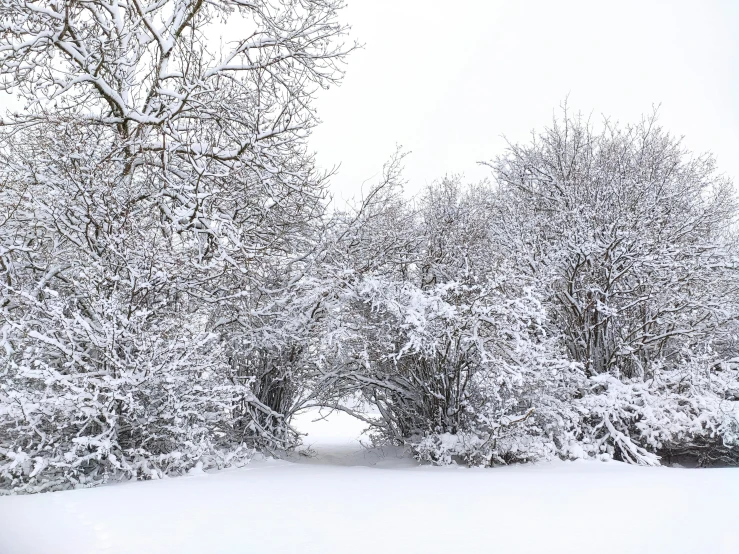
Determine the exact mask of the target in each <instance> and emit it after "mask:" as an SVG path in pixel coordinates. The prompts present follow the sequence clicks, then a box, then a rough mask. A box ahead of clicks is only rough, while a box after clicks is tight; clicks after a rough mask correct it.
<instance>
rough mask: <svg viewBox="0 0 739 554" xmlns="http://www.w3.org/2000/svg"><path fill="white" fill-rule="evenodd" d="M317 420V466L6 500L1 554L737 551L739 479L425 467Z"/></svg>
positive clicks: (312, 431)
mask: <svg viewBox="0 0 739 554" xmlns="http://www.w3.org/2000/svg"><path fill="white" fill-rule="evenodd" d="M316 417H318V414H317V413H316V412H309V413H306V414H304V415H303V416H302V417H301V418H300V421H299V427H300V428H301V429H302V430H303V431H305V432H307V433H308V436H307V437H306V439H305V443H306V446H307V447H309V450H307V451H306V452H305V453H307V454H312V457H311V456H306V455H301V454H295V455H293V456H291V457H290V459H289V460H271V459H267V460H255V461H253V462H252V463H251V464H249V465H248V466H247V467H245V468H242V469H235V470H227V471H220V472H216V473H209V474H202V473H201V474H199V475H195V474H194V475H190V476H186V477H179V478H173V479H164V480H161V481H147V482H137V483H125V484H115V485H109V486H104V487H99V488H95V489H84V490H75V491H66V492H59V493H46V494H40V495H30V496H13V497H0V554H65V553H70V554H86V553H131V554H149V553H151V554H159V553H176V554H187V553H192V554H222V553H223V554H226V553H239V554H243V553H281V552H289V553H293V552H294V553H300V554H304V553H309V552H320V553H322V554H332V553H342V554H344V553H347V554H359V553H389V552H401V553H424V554H427V553H435V552H443V553H448V554H457V553H476V552H481V553H482V552H484V553H494V552H500V553H504V554H516V553H523V552H528V553H542V554H552V553H560V552H561V553H568V554H569V553H579V552H583V553H597V554H604V553H611V552H613V553H619V554H624V553H649V554H660V553H665V554H668V553H669V554H678V553H686V554H687V553H690V554H700V553H709V552H710V553H712V554H718V553H726V554H736V553H738V552H739V520H738V519H737V513H738V510H739V469H675V468H643V467H633V466H628V465H625V464H620V463H616V462H608V463H606V462H569V463H566V462H557V463H547V464H537V465H525V466H512V467H503V468H495V469H467V468H463V467H447V468H436V467H419V466H418V465H417V464H416V463H414V462H413V461H412V460H410V459H408V458H407V457H404V456H403V455H402V452H400V451H399V450H397V449H382V450H377V449H375V450H372V449H367V448H365V447H363V446H362V445H361V444H360V443H359V442H358V441H357V439H356V437H357V436H358V435H359V433H360V432H361V430H362V428H363V424H362V423H359V422H357V421H356V420H354V419H352V418H351V417H349V416H347V415H345V414H342V413H333V414H331V415H330V416H329V417H327V418H326V419H323V420H319V421H314V420H315V418H316Z"/></svg>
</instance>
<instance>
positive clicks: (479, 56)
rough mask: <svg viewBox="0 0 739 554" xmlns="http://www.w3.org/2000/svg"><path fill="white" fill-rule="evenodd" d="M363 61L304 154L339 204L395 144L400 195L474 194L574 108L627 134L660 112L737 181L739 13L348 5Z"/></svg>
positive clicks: (535, 4) (722, 5)
mask: <svg viewBox="0 0 739 554" xmlns="http://www.w3.org/2000/svg"><path fill="white" fill-rule="evenodd" d="M343 15H344V19H345V20H346V21H347V22H348V23H350V24H351V25H352V27H353V29H352V36H353V37H354V38H356V39H357V40H359V41H360V42H361V43H363V44H364V49H363V50H361V51H358V52H355V53H354V54H352V56H351V57H350V59H349V64H348V67H347V75H346V79H345V81H344V83H343V85H342V86H341V87H338V88H335V89H332V90H330V91H328V92H323V93H322V94H321V96H320V98H319V101H318V108H319V111H320V115H321V117H322V119H323V124H322V125H321V126H320V127H319V128H318V129H317V130H316V132H315V135H314V137H313V139H312V146H313V148H314V149H315V150H316V151H317V152H318V161H319V163H320V164H321V165H322V166H324V167H328V166H332V165H335V164H339V163H340V164H341V169H340V172H339V174H338V175H337V176H336V177H334V180H333V191H334V194H335V196H336V197H337V199H338V198H341V197H347V196H351V195H353V194H356V193H357V192H358V191H359V189H360V186H361V184H362V182H363V181H365V180H367V179H369V180H373V179H376V178H377V176H378V173H379V172H380V170H381V168H382V164H383V162H384V161H385V160H386V159H387V158H388V157H389V156H390V154H391V153H392V152H393V150H394V148H395V145H396V144H400V145H403V147H404V148H405V149H406V150H409V151H411V152H412V154H411V156H410V157H408V158H406V164H405V165H406V172H405V176H406V178H407V180H408V181H409V186H408V188H409V189H410V191H411V192H412V191H415V190H417V189H418V188H419V187H421V186H423V185H424V184H426V183H428V182H431V181H433V180H435V179H438V178H439V177H442V176H443V175H444V174H446V173H464V174H465V176H466V177H467V178H468V179H469V180H478V179H481V178H483V177H484V176H485V175H487V170H485V169H484V168H482V167H479V166H477V165H476V162H478V161H480V160H488V159H491V158H493V157H494V156H495V155H496V154H498V153H500V152H501V151H502V149H503V146H504V142H503V139H502V138H501V135H503V134H505V135H506V136H507V137H509V138H510V139H512V140H514V141H520V140H526V139H527V137H528V136H529V134H530V131H531V130H532V129H534V128H537V129H539V128H541V127H542V126H544V125H546V124H547V123H549V122H550V121H551V119H552V114H553V110H554V109H555V108H557V107H558V106H559V105H560V104H561V102H562V101H563V100H564V99H565V98H566V97H567V96H568V95H569V101H568V102H569V105H570V107H571V108H573V109H575V110H580V111H583V112H585V113H587V114H590V113H592V114H593V115H594V116H596V117H598V118H599V117H600V116H601V115H602V114H604V115H609V116H611V118H612V119H617V120H620V121H622V122H626V121H635V120H638V119H639V118H640V116H641V114H645V113H648V112H650V111H651V109H652V105H653V104H661V108H660V114H661V122H662V124H663V126H664V127H666V128H667V129H668V130H669V131H671V132H673V133H674V134H677V135H685V143H686V145H687V146H688V147H689V148H691V149H692V150H698V151H705V150H710V151H712V152H713V153H714V154H715V155H716V156H717V158H718V163H719V168H720V169H721V170H722V171H724V172H725V173H727V174H729V175H731V176H732V177H734V178H735V180H739V0H723V1H721V0H701V1H692V2H687V1H674V0H669V1H668V0H663V1H659V0H651V1H649V0H641V1H630V0H619V1H611V2H601V1H595V0H590V1H585V0H583V1H561V0H556V1H554V0H552V1H547V0H541V1H533V0H515V1H513V0H509V1H497V0H496V1H491V0H455V1H453V2H450V1H448V0H447V1H443V2H442V1H437V0H349V6H348V8H347V9H346V10H345V12H344V14H343Z"/></svg>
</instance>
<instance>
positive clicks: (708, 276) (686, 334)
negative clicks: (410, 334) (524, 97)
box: [488, 113, 739, 463]
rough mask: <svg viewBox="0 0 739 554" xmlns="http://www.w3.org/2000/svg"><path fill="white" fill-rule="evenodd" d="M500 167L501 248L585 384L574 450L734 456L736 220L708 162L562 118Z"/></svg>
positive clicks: (627, 455) (631, 457)
mask: <svg viewBox="0 0 739 554" xmlns="http://www.w3.org/2000/svg"><path fill="white" fill-rule="evenodd" d="M492 167H493V169H494V173H495V178H496V185H495V186H494V187H491V189H490V194H489V200H488V204H489V206H490V214H491V222H492V232H493V234H494V235H495V238H494V243H495V244H496V245H497V246H498V248H499V249H500V250H501V251H502V252H505V255H506V257H507V258H508V259H510V260H515V261H516V263H517V267H518V270H519V271H520V272H521V273H523V274H525V275H529V276H530V277H531V278H532V279H533V280H534V281H536V282H538V283H539V284H540V286H539V290H541V291H542V293H543V297H542V302H543V304H544V306H545V307H546V309H547V313H548V315H549V317H550V324H549V326H548V329H549V332H550V334H551V335H552V336H558V337H559V338H560V340H561V344H562V347H563V348H565V349H566V352H567V356H568V358H569V359H570V360H572V361H574V362H577V363H580V364H582V365H583V367H584V369H585V372H586V374H587V376H588V382H587V383H585V384H584V385H583V388H582V389H581V391H580V394H581V395H582V398H580V399H578V401H577V402H576V404H575V406H576V408H577V409H578V410H579V411H581V412H582V419H581V420H580V428H579V431H578V432H576V435H577V438H575V439H573V440H575V441H578V440H582V441H585V442H583V447H586V448H585V450H586V451H590V452H591V453H592V454H602V453H603V451H605V452H606V453H607V454H609V455H615V456H617V457H619V458H620V459H623V460H625V461H628V462H632V463H656V461H657V460H658V456H659V455H660V453H662V452H675V453H684V454H691V455H695V456H698V457H704V458H705V459H706V460H708V459H709V458H710V457H711V456H714V455H719V454H715V453H716V452H718V451H721V452H722V454H720V456H721V457H722V458H727V457H728V458H736V454H737V452H736V450H734V451H733V452H730V451H729V450H730V449H728V447H727V446H725V444H724V443H726V444H728V443H729V442H731V441H730V440H729V441H728V442H726V440H725V439H728V437H729V436H730V435H731V433H730V432H729V433H728V434H726V435H722V433H724V431H719V428H720V429H728V428H730V427H731V423H730V418H729V420H726V418H725V417H724V415H723V411H722V410H723V409H724V408H723V407H722V403H723V404H726V402H725V400H724V398H723V396H722V393H720V392H716V383H715V382H714V381H715V379H714V378H713V377H711V376H712V375H715V374H716V372H714V371H712V369H711V368H716V367H718V366H721V364H722V362H723V361H724V360H727V359H729V358H732V357H735V356H736V340H735V338H734V339H732V338H731V337H732V336H734V337H735V336H736V321H737V319H736V316H737V308H736V307H737V305H739V303H738V302H737V300H738V298H737V291H738V290H739V287H738V286H737V285H738V284H739V279H738V277H739V272H737V267H739V266H737V260H739V256H738V252H737V249H736V244H737V243H736V240H735V239H734V237H732V236H731V235H730V229H731V227H732V224H733V222H735V220H736V215H737V211H736V202H735V196H734V191H733V187H732V184H731V182H730V181H729V180H728V179H726V178H725V177H723V176H721V175H719V174H718V173H717V172H716V169H715V162H714V160H713V158H712V157H711V156H709V155H704V156H693V155H691V154H690V153H689V152H687V151H685V150H684V148H683V147H682V146H681V144H680V141H679V140H677V139H675V138H673V137H672V136H670V135H669V134H668V133H666V132H664V131H663V130H662V129H661V128H660V127H659V126H658V125H657V123H656V121H655V119H654V118H651V119H648V120H645V121H642V122H641V123H640V124H637V125H633V126H627V127H625V128H620V127H619V126H616V125H611V124H610V123H609V122H606V123H605V124H604V126H603V129H602V130H600V131H596V130H595V129H594V128H593V126H592V125H590V124H589V123H588V122H585V121H582V120H581V119H580V118H573V117H570V116H569V115H568V114H567V113H565V117H564V118H563V120H562V121H555V123H554V125H553V126H552V127H551V128H548V129H546V130H545V131H544V132H543V133H541V134H540V135H538V136H537V137H535V139H534V141H533V142H532V143H531V144H529V145H510V147H509V149H508V151H507V152H506V154H505V155H504V156H502V157H500V158H499V159H498V160H497V161H496V162H495V163H494V164H492ZM723 374H724V375H726V376H727V377H726V378H725V379H724V381H725V382H726V383H729V382H732V381H733V382H735V381H736V380H737V368H736V367H729V366H726V367H725V368H724V371H723ZM727 421H728V423H727ZM722 436H723V437H724V438H722ZM708 451H711V452H714V453H713V454H708V453H707V452H708Z"/></svg>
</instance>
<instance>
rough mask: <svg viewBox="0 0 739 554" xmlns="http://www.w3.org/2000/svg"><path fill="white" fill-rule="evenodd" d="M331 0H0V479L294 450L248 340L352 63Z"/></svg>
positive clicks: (259, 344)
mask: <svg viewBox="0 0 739 554" xmlns="http://www.w3.org/2000/svg"><path fill="white" fill-rule="evenodd" d="M340 8H341V2H340V1H339V0H335V1H334V0H328V1H323V0H322V1H313V0H286V1H281V2H274V1H271V0H256V1H254V2H242V1H239V0H225V1H221V2H202V1H200V0H165V1H159V2H150V1H144V0H132V1H119V0H92V1H84V2H62V1H57V0H47V1H39V2H27V1H24V0H8V1H5V0H3V1H2V2H0V79H1V80H2V88H3V90H5V91H7V92H10V93H12V94H15V95H17V96H19V97H20V98H21V99H22V100H23V101H25V107H24V109H23V110H22V111H21V112H19V113H15V114H9V115H8V116H7V117H5V119H4V120H3V122H2V123H3V126H2V134H1V135H0V157H1V159H0V183H1V185H0V186H1V187H2V188H1V190H0V210H2V213H1V214H0V217H1V218H2V220H1V221H0V272H2V276H1V277H2V278H1V279H0V281H1V282H2V284H1V285H0V290H1V292H0V295H1V296H2V301H1V305H2V312H1V314H2V315H0V323H1V324H2V344H3V351H2V352H3V361H2V369H1V370H0V371H2V382H3V384H2V388H1V389H0V487H2V488H4V489H16V490H26V491H38V490H53V489H58V488H63V487H67V486H73V485H80V484H82V485H86V484H94V483H97V482H100V481H103V480H105V479H107V478H109V477H111V476H125V477H158V476H161V475H163V474H166V473H172V472H181V471H185V470H187V469H188V468H190V467H193V466H194V465H196V464H202V465H205V466H218V465H223V464H227V463H232V462H233V461H235V460H237V459H241V458H243V457H244V456H246V455H248V449H249V448H252V447H255V446H257V447H266V448H270V447H285V446H288V445H289V444H290V443H291V442H292V441H293V440H294V433H292V432H291V431H290V429H289V427H288V426H287V424H286V422H285V419H284V416H283V414H282V413H280V412H279V410H278V408H279V402H278V403H275V402H272V401H268V400H267V397H268V396H269V395H268V394H265V393H264V386H263V385H262V381H264V379H265V375H264V369H263V368H261V366H260V364H262V362H260V361H259V360H260V359H265V360H271V359H282V358H284V357H285V356H289V355H288V354H286V352H288V351H289V350H290V348H291V346H290V344H289V343H288V342H280V341H279V340H277V339H274V338H273V339H271V340H270V341H268V342H267V343H265V341H263V340H261V339H259V338H258V337H259V336H265V335H267V334H269V333H267V332H265V331H264V327H265V326H267V327H268V326H271V325H279V322H277V323H275V321H274V318H272V317H270V315H269V313H268V312H269V311H270V309H271V308H272V307H274V302H273V301H272V300H271V299H270V297H271V296H272V295H273V292H274V290H273V289H274V288H275V287H277V288H279V287H283V288H284V287H290V286H291V285H292V282H293V281H292V280H291V277H290V276H294V275H296V274H299V273H300V272H301V271H302V265H304V260H305V259H306V257H307V256H308V254H309V252H310V250H311V248H312V246H311V244H312V243H311V241H312V239H311V231H310V230H309V229H310V228H311V226H312V225H314V224H315V222H316V221H318V220H319V219H320V217H321V215H322V212H323V206H324V202H323V198H324V196H325V186H324V183H325V175H322V174H320V173H318V172H317V171H316V170H315V168H314V165H313V160H312V158H311V156H310V155H309V154H308V152H307V150H306V145H305V141H306V138H307V136H308V134H309V133H310V130H311V128H312V127H313V125H314V124H315V123H316V116H315V112H314V110H313V109H312V107H311V100H312V98H313V96H314V94H315V92H316V91H317V90H318V89H320V88H325V87H328V86H330V85H331V84H333V83H336V82H337V81H338V80H339V79H340V78H341V74H342V71H341V65H340V64H341V62H342V60H343V58H344V56H345V54H346V53H347V52H348V50H350V49H351V45H349V46H346V45H344V44H343V42H342V40H343V39H342V37H343V35H344V34H345V31H346V28H345V27H344V26H342V25H341V24H340V23H339V22H338V21H337V12H338V10H339V9H340ZM219 35H221V36H222V37H223V38H221V39H220V40H218V38H217V37H218V36H219ZM301 264H302V265H301ZM276 276H277V277H276ZM285 276H287V277H285ZM276 279H277V281H279V282H277V281H276ZM274 336H277V335H273V337H274ZM264 363H266V364H267V365H269V364H270V363H271V362H269V361H266V362H264ZM262 365H263V364H262Z"/></svg>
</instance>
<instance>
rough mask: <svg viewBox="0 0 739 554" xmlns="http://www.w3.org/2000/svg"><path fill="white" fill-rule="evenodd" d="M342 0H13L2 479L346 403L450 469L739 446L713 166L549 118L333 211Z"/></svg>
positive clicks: (280, 444)
mask: <svg viewBox="0 0 739 554" xmlns="http://www.w3.org/2000/svg"><path fill="white" fill-rule="evenodd" d="M340 7H341V3H340V2H339V1H338V0H322V1H320V2H319V1H314V0H284V1H282V2H279V3H278V2H274V1H272V0H254V1H251V2H248V3H246V2H241V1H237V0H229V1H223V2H218V3H206V2H200V1H198V0H187V1H186V0H182V1H174V0H172V1H164V2H151V3H148V2H145V1H139V0H134V1H132V2H129V3H120V2H118V1H115V0H91V1H89V2H80V3H74V2H67V3H64V2H56V1H48V2H40V3H35V4H33V5H31V4H28V3H27V2H22V1H20V0H18V1H8V2H3V3H2V4H1V5H0V75H2V83H3V85H2V86H3V87H4V89H5V90H7V91H11V92H13V93H14V94H18V95H20V96H21V97H22V98H23V99H24V100H25V101H26V102H27V105H26V106H25V107H24V109H23V111H22V112H20V113H16V114H9V115H8V117H6V118H5V119H4V120H3V125H2V127H0V326H1V328H2V336H1V338H0V342H1V344H2V349H1V350H0V356H1V363H0V489H2V491H4V492H12V491H15V492H39V491H48V490H57V489H62V488H68V487H73V486H90V485H94V484H97V483H101V482H104V481H106V480H109V479H120V478H158V477H162V476H164V475H169V474H181V473H183V472H186V471H188V470H190V469H191V468H193V467H196V466H202V467H205V468H214V467H225V466H229V465H234V464H240V463H243V462H245V461H247V460H248V459H249V457H250V456H252V455H253V453H254V452H255V451H265V452H279V451H283V450H286V449H290V448H293V447H294V446H296V445H297V444H298V443H299V439H300V437H299V435H298V433H297V432H296V431H295V430H294V429H293V428H292V427H291V426H290V420H291V417H292V416H293V415H294V414H295V413H296V412H297V411H299V410H301V409H304V408H306V407H309V406H331V407H335V408H337V409H341V410H345V411H349V412H352V413H354V410H355V408H354V407H355V406H356V402H357V400H358V399H361V400H362V401H363V402H364V403H365V404H366V405H370V406H372V407H373V408H374V410H372V412H373V413H378V414H379V415H378V416H376V417H368V416H366V415H364V414H365V412H360V413H355V415H357V416H358V417H361V418H363V419H365V421H366V422H367V424H368V426H370V427H371V430H372V433H373V434H374V437H375V438H376V440H378V441H390V442H393V443H396V444H403V445H406V446H408V448H409V449H410V450H411V451H412V452H413V453H414V454H415V455H416V456H417V457H418V458H419V459H421V460H425V461H429V462H432V463H437V464H444V463H450V462H452V461H462V462H465V463H468V464H474V465H495V464H503V463H511V462H520V461H529V460H537V459H547V458H552V457H560V458H565V459H574V458H582V457H592V458H603V457H605V458H616V459H620V460H623V461H626V462H630V463H638V464H658V463H660V462H663V461H679V460H691V461H693V462H697V463H699V464H703V465H709V464H715V463H722V464H723V463H736V462H737V461H738V460H739V325H738V323H737V322H738V317H739V255H738V254H739V250H738V247H737V241H736V235H735V224H736V216H737V205H736V196H735V192H734V189H733V186H732V183H731V181H730V180H729V179H727V178H725V177H723V176H722V175H721V174H720V173H718V172H717V170H716V168H715V164H714V160H713V158H712V157H711V156H708V155H703V156H696V155H693V154H691V153H690V152H687V151H686V150H685V149H684V148H683V147H682V146H681V143H680V140H678V139H676V138H674V137H672V136H671V135H669V134H668V133H667V132H665V131H664V130H663V129H661V128H660V127H659V125H658V124H657V121H656V118H654V117H651V118H647V119H645V120H643V121H641V122H640V123H638V124H635V125H627V126H619V125H615V124H611V123H610V122H608V121H605V122H603V123H600V124H598V125H594V124H591V122H590V121H588V120H583V119H582V118H581V117H579V116H572V115H571V114H570V113H568V112H567V111H564V112H563V113H562V115H561V117H560V118H558V119H557V120H555V121H554V122H553V124H552V125H550V126H549V127H547V128H545V129H544V131H542V132H541V133H539V134H538V135H537V136H536V137H535V139H533V140H532V142H531V143H529V144H520V145H519V144H511V145H509V147H508V149H507V150H506V151H505V152H504V153H503V154H502V155H501V156H500V157H499V158H497V159H495V160H494V161H492V162H490V163H489V166H490V169H491V179H490V180H489V181H488V182H484V183H480V184H475V185H467V184H464V183H463V182H462V180H461V179H459V178H455V177H452V178H445V179H442V180H440V181H439V182H438V183H436V184H434V185H432V186H430V187H427V188H426V189H425V190H423V191H422V192H421V193H420V194H419V195H418V196H417V197H416V198H408V197H407V195H404V194H403V190H402V176H401V170H402V159H403V155H402V154H400V153H399V154H396V155H395V156H394V157H393V158H392V159H391V160H390V162H388V164H387V165H386V167H385V170H384V173H383V177H382V179H381V180H380V182H379V183H377V185H376V186H375V187H373V188H372V189H371V190H370V191H369V192H368V193H367V194H366V195H365V196H363V197H362V198H361V199H358V200H357V203H356V205H355V206H351V207H347V208H342V209H331V208H330V205H329V202H328V198H327V194H326V186H327V179H328V177H329V175H326V174H322V173H320V172H319V171H318V170H317V169H316V168H315V166H314V163H313V159H312V157H311V155H310V153H309V151H308V150H307V148H306V140H307V137H308V136H309V133H310V130H311V129H312V127H313V126H314V125H315V123H316V115H315V113H314V111H313V108H312V107H311V99H312V98H313V96H314V94H315V92H316V90H318V89H320V88H325V87H327V86H329V85H331V84H334V83H336V82H338V81H339V80H340V78H341V70H342V65H341V64H342V63H343V60H344V58H345V56H346V55H347V53H348V52H349V51H351V49H352V48H353V46H352V45H351V44H346V43H344V42H342V40H343V38H342V37H344V36H345V32H346V28H345V27H344V26H343V25H342V24H340V23H339V22H338V20H337V10H339V8H340ZM226 20H227V21H228V23H227V24H226V25H225V27H227V28H229V29H234V30H237V31H238V32H239V33H240V34H239V38H238V39H236V40H234V41H233V42H230V43H224V44H221V43H220V42H218V41H215V40H214V39H213V33H215V32H216V31H215V30H217V29H219V28H220V26H222V25H223V23H222V22H223V21H226ZM217 42H218V43H217ZM347 399H351V402H347Z"/></svg>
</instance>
